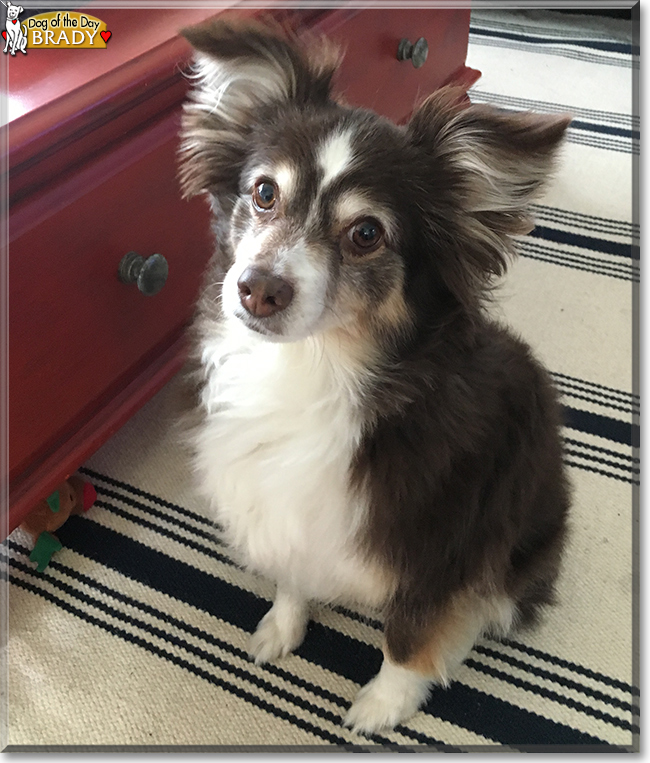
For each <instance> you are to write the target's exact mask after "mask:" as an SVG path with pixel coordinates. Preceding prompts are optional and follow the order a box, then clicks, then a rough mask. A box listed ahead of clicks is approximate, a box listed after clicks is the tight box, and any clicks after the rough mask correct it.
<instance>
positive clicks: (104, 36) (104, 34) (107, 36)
mask: <svg viewBox="0 0 650 763" xmlns="http://www.w3.org/2000/svg"><path fill="white" fill-rule="evenodd" d="M99 34H100V35H101V36H102V40H104V42H108V41H109V40H110V39H111V35H112V34H113V32H109V31H108V29H107V30H106V31H105V32H100V33H99Z"/></svg>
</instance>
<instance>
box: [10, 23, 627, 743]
mask: <svg viewBox="0 0 650 763" xmlns="http://www.w3.org/2000/svg"><path fill="white" fill-rule="evenodd" d="M631 43H632V40H631V28H630V25H629V24H627V23H625V22H622V21H616V20H601V19H594V18H587V19H585V18H582V17H578V16H571V15H561V14H554V13H549V12H542V11H530V12H520V11H482V12H480V13H479V12H475V13H474V14H473V17H472V28H471V35H470V47H469V53H468V59H467V62H468V64H469V65H470V66H473V67H475V68H478V69H480V70H481V71H482V72H483V77H482V79H481V80H479V82H478V83H477V85H476V87H475V88H474V91H473V100H474V101H476V102H489V103H493V104H495V105H496V106H498V107H500V108H503V109H508V110H518V109H529V108H530V109H535V110H537V111H542V112H564V111H570V112H572V113H573V114H574V115H575V121H574V122H573V125H572V127H571V128H570V131H569V139H568V142H567V144H566V147H565V150H564V153H563V157H562V163H561V167H560V168H559V171H558V174H557V178H556V181H555V182H554V184H553V186H552V188H551V189H550V190H549V193H548V194H547V196H546V197H545V198H544V199H543V201H542V203H540V205H539V206H538V207H537V210H536V211H537V219H538V226H537V228H536V229H535V231H534V232H533V234H532V235H530V236H528V237H526V238H522V239H521V241H520V243H519V250H520V254H521V257H520V258H519V260H518V262H517V263H516V265H515V266H514V267H513V268H512V271H511V273H510V274H509V276H508V278H507V279H506V280H505V282H504V285H503V287H502V289H501V292H500V300H499V304H498V307H497V308H496V309H497V312H498V314H499V315H500V316H501V317H502V318H504V319H505V320H507V321H508V322H509V323H510V324H512V326H513V327H514V328H515V329H516V330H517V331H518V332H519V333H521V334H522V335H523V336H524V337H525V338H526V339H527V340H528V341H529V342H530V343H531V344H532V345H533V347H534V348H535V350H536V352H537V354H538V355H539V357H540V358H541V359H542V360H543V361H544V362H545V363H546V365H547V366H548V368H549V369H550V370H551V371H552V373H553V376H554V379H555V381H556V383H557V386H558V388H559V389H560V391H561V393H562V395H563V403H564V411H565V422H566V427H565V429H564V438H565V443H566V463H567V465H568V467H569V471H570V476H571V479H572V482H573V484H574V488H575V505H574V508H573V512H572V517H571V542H570V547H569V551H568V554H567V558H566V564H565V566H564V570H563V574H562V578H561V582H560V586H559V599H560V602H559V605H558V606H557V607H555V608H554V609H552V610H550V611H549V612H548V614H547V616H546V618H545V620H544V622H543V623H542V625H541V627H540V628H539V629H538V630H537V631H535V632H533V633H530V634H528V633H527V634H525V635H517V636H516V637H513V638H511V639H507V640H505V641H495V640H492V639H484V640H483V641H481V642H480V644H479V645H477V646H476V648H475V649H474V650H473V652H472V653H471V655H470V657H469V659H468V660H467V661H466V662H465V664H464V665H463V666H462V668H461V669H460V670H459V672H458V674H457V676H456V680H455V682H454V683H453V684H452V685H451V687H450V688H449V689H447V690H443V689H438V690H436V691H434V693H433V695H432V696H431V699H430V701H429V702H428V704H427V706H426V707H425V708H424V710H423V711H422V712H420V713H418V714H417V715H416V716H415V717H414V718H413V719H412V720H410V721H408V722H407V723H405V724H403V725H401V726H399V727H398V728H396V729H395V730H394V731H392V732H390V733H387V734H385V735H382V736H376V737H374V738H373V739H371V740H367V739H364V738H362V737H360V736H357V735H355V734H353V733H352V732H351V731H348V730H347V729H344V728H343V727H342V725H341V719H342V717H343V716H344V714H345V711H346V709H347V707H348V706H349V704H350V702H351V700H352V698H353V697H354V695H355V693H356V691H357V689H358V688H359V686H360V685H361V684H363V683H365V682H366V681H367V680H368V679H369V678H370V677H371V676H372V675H373V674H374V673H375V672H376V671H377V669H378V667H379V665H380V662H381V653H380V651H379V645H380V634H381V624H380V623H379V622H378V621H377V619H376V617H375V616H374V614H373V613H372V612H360V611H351V610H348V609H344V608H340V607H333V608H329V607H320V608H315V610H314V620H313V622H312V623H311V625H310V628H309V631H308V634H307V638H306V640H305V642H304V644H303V646H301V647H300V649H299V650H298V652H297V654H295V655H292V656H289V657H287V658H285V659H283V660H281V661H278V662H277V663H276V664H272V665H267V666H263V667H258V666H255V665H254V664H252V663H251V662H250V661H249V660H248V659H247V656H246V642H247V638H248V634H249V633H250V632H251V631H252V630H253V629H254V628H255V625H256V623H257V622H258V620H259V619H260V618H261V617H262V615H263V614H264V613H265V612H266V611H267V609H268V608H269V606H270V601H271V598H272V595H273V589H272V586H271V585H270V584H269V583H268V582H267V581H265V580H261V579H259V578H257V577H255V576H253V575H250V574H248V573H246V572H244V571H242V570H241V569H240V568H238V567H237V566H236V565H235V564H234V563H233V561H232V559H231V558H230V555H229V553H228V551H227V549H226V548H224V547H223V546H222V545H221V544H220V543H219V541H218V540H217V538H216V537H215V534H214V532H213V528H212V526H211V524H210V522H209V520H208V519H207V518H206V516H205V513H204V510H203V507H202V506H201V504H200V503H199V502H198V501H197V498H196V497H195V495H194V494H193V492H192V488H191V484H190V480H189V479H188V474H187V469H186V465H185V461H184V457H183V454H182V453H181V451H180V449H179V447H178V445H177V443H176V439H175V434H174V430H173V428H172V427H171V422H173V421H174V419H175V416H176V396H175V383H174V382H172V383H171V384H170V385H168V386H167V387H166V388H165V389H164V390H163V391H162V392H161V393H160V394H159V395H157V396H156V397H155V398H154V399H153V400H152V401H151V402H150V403H149V404H148V405H147V406H145V408H143V409H142V410H141V411H140V412H139V413H138V414H137V415H136V416H135V417H134V418H133V419H132V420H131V421H130V422H129V423H128V424H127V425H126V426H125V427H124V428H123V429H122V430H121V431H120V432H119V433H118V434H117V435H116V436H115V437H114V438H113V439H112V440H111V441H109V442H108V443H107V444H106V445H105V446H104V447H103V448H102V449H101V450H100V451H99V452H97V453H96V454H95V455H94V456H93V457H92V458H91V459H90V460H89V462H88V463H87V464H86V465H85V466H84V468H83V469H82V474H83V475H84V476H85V477H86V478H87V479H89V480H91V481H92V482H93V483H94V484H95V486H96V488H97V492H98V501H97V503H96V505H95V506H94V507H93V508H92V509H91V511H90V512H89V513H88V515H86V516H84V517H83V518H81V517H77V518H72V519H71V520H69V521H68V523H66V525H65V526H64V527H63V528H62V530H61V531H60V538H61V540H62V542H63V544H64V549H63V550H62V551H61V552H59V553H58V554H57V555H56V556H55V558H54V560H53V561H52V563H51V565H50V566H49V567H48V568H47V570H46V571H45V572H43V573H36V572H35V571H34V569H33V565H32V564H31V563H30V562H29V560H28V556H29V544H28V540H27V537H26V536H25V535H24V534H23V533H21V531H16V532H15V533H14V534H13V535H12V536H11V537H10V538H9V539H8V541H7V542H6V543H5V544H3V545H2V547H1V548H0V553H1V556H2V563H3V565H4V569H7V562H9V570H10V581H11V582H10V594H9V607H10V619H9V623H10V628H9V646H8V650H7V667H8V671H7V696H8V707H9V711H8V716H7V717H8V723H7V727H6V728H5V729H4V732H5V737H4V743H5V744H6V745H8V747H7V749H10V750H19V749H20V750H25V749H29V750H38V749H45V748H46V749H49V750H65V749H72V748H74V749H77V750H79V749H91V750H120V749H126V748H127V747H128V748H129V749H134V750H138V749H141V750H156V749H160V750H167V749H172V748H173V749H176V750H212V749H226V750H227V749H238V750H259V749H264V750H280V749H286V750H294V751H297V750H309V751H334V750H348V751H361V750H368V749H370V750H384V751H386V750H388V751H390V750H395V751H406V750H411V749H413V750H419V751H422V750H429V749H436V750H447V751H458V750H474V751H489V750H496V749H499V748H501V749H511V750H531V751H542V750H559V749H563V750H574V751H580V752H587V751H592V750H594V751H606V750H621V751H630V750H635V749H638V733H639V727H638V714H639V709H638V702H639V698H638V694H639V692H638V653H637V650H638V611H637V608H636V604H635V596H636V592H637V589H638V578H637V576H636V568H635V554H636V553H637V552H638V546H637V545H635V544H636V540H635V538H636V536H635V529H636V527H635V523H636V522H638V484H639V452H638V443H639V427H638V416H639V395H638V392H639V390H638V386H637V383H638V378H635V374H634V371H633V367H634V362H633V343H634V341H635V335H634V329H633V326H634V315H635V308H636V307H637V304H636V303H635V299H636V295H637V288H638V282H639V228H638V224H637V223H638V219H635V215H634V214H633V210H634V208H635V207H634V204H635V199H634V191H635V189H634V187H633V165H634V163H635V161H636V158H637V156H638V152H639V122H638V117H636V116H634V114H633V99H632V92H633V74H634V71H635V66H636V67H638V59H636V58H635V54H634V50H633V48H632V45H631Z"/></svg>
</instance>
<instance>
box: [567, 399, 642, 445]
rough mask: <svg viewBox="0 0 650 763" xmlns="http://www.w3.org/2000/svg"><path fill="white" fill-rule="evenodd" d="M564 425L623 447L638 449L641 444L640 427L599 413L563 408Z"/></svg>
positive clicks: (568, 407)
mask: <svg viewBox="0 0 650 763" xmlns="http://www.w3.org/2000/svg"><path fill="white" fill-rule="evenodd" d="M562 411H563V414H564V424H565V426H567V427H569V428H570V429H577V430H579V431H580V432H584V433H585V434H593V435H597V436H598V437H603V438H605V439H606V440H611V441H612V442H620V443H621V444H622V445H630V446H631V447H633V448H638V447H639V444H640V437H639V425H638V424H630V423H628V422H626V421H620V420H619V419H612V418H610V417H609V416H601V415H600V414H599V413H592V412H591V411H583V410H580V409H578V408H572V407H570V406H568V405H564V406H562Z"/></svg>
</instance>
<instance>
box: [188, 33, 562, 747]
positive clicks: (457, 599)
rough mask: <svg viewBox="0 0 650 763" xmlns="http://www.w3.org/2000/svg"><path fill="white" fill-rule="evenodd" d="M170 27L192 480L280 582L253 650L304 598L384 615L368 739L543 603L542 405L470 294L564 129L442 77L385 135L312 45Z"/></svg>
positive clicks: (523, 362)
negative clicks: (185, 209)
mask: <svg viewBox="0 0 650 763" xmlns="http://www.w3.org/2000/svg"><path fill="white" fill-rule="evenodd" d="M183 34H184V35H185V37H186V38H187V39H188V40H189V41H190V43H191V44H192V45H193V46H194V48H195V50H196V54H195V60H194V68H193V74H192V77H193V79H194V87H193V89H192V92H191V95H190V99H189V101H188V103H187V104H186V106H185V113H184V122H183V128H182V149H181V159H182V170H181V179H182V183H183V186H184V191H185V193H186V195H188V196H190V195H193V194H198V193H206V194H207V195H208V196H209V199H210V201H211V203H212V207H213V210H214V230H215V234H216V253H215V255H214V258H213V260H212V262H211V265H210V267H209V271H208V275H207V279H206V281H205V285H204V290H203V293H202V296H201V298H200V302H199V306H198V314H197V318H196V322H195V334H196V358H197V361H198V371H197V373H198V377H199V379H198V381H199V382H200V387H199V391H198V410H199V412H200V423H199V424H198V426H197V428H196V430H195V432H194V435H193V445H194V448H195V468H196V472H197V475H198V481H199V483H200V487H201V490H202V492H203V493H204V495H205V496H206V497H207V498H208V500H209V501H210V503H211V505H212V506H213V508H214V512H215V518H216V520H217V521H218V522H219V524H220V525H221V526H222V528H223V532H224V536H225V538H226V540H227V542H228V543H229V544H230V546H231V547H232V549H233V550H234V551H235V552H236V555H237V556H238V558H239V559H240V560H241V561H242V562H243V564H245V566H246V567H247V568H248V569H250V570H253V571H255V572H257V573H259V574H261V575H264V576H267V577H268V578H270V579H272V580H273V581H275V583H276V584H277V595H276V598H275V602H274V604H273V607H272V608H271V609H270V611H269V612H268V613H267V615H266V616H265V617H264V618H263V620H262V621H261V622H260V624H259V626H258V628H257V631H256V632H255V634H254V635H253V636H252V639H251V642H250V653H251V655H252V656H253V657H254V659H255V661H256V662H258V663H261V662H265V661H267V660H274V659H276V658H278V657H281V656H283V655H285V654H287V653H288V652H290V651H291V650H293V649H295V648H296V647H298V646H299V644H300V643H301V641H302V639H303V636H304V634H305V629H306V625H307V621H308V617H309V602H310V601H319V602H359V603H361V604H363V605H369V606H373V607H376V608H378V609H379V610H381V611H382V612H383V616H384V621H385V629H384V662H383V665H382V668H381V670H380V672H379V674H378V675H377V676H376V677H375V678H374V679H373V680H372V681H371V682H370V683H369V684H368V685H367V686H365V687H364V688H363V689H362V690H361V692H360V693H359V695H358V697H357V699H356V701H355V702H354V703H353V705H352V707H351V709H350V711H349V713H348V715H347V718H346V719H345V722H346V724H347V725H349V726H351V727H353V728H354V729H356V730H358V731H362V732H367V733H368V732H374V731H377V730H379V729H382V728H385V727H391V726H393V725H395V724H396V723H399V722H400V721H402V720H404V719H406V718H408V717H409V716H411V715H412V714H413V713H415V712H416V711H417V710H418V708H419V707H420V706H421V705H422V703H424V701H425V700H426V698H427V695H428V692H429V690H430V688H431V687H432V685H433V684H436V683H437V684H443V685H444V684H447V683H448V681H449V680H450V678H451V676H452V675H453V672H454V669H455V668H456V667H457V666H458V665H459V664H460V663H461V662H462V661H463V660H464V658H465V657H466V656H467V654H468V652H469V651H470V650H471V648H472V646H473V644H474V643H475V641H476V639H477V638H478V637H479V636H480V635H481V634H482V633H486V632H491V633H495V634H505V633H507V632H509V631H510V630H511V629H513V628H515V627H517V626H522V625H527V624H530V623H532V622H533V621H534V620H535V617H536V614H537V611H538V608H539V606H540V605H542V604H546V603H549V602H551V601H552V598H553V588H554V581H555V579H556V576H557V573H558V565H559V562H560V556H561V552H562V547H563V543H564V538H565V532H566V515H567V510H568V506H569V490H568V483H567V479H566V477H565V473H564V470H563V465H562V447H561V441H560V437H559V433H558V430H559V414H558V404H557V402H556V395H555V392H554V390H553V387H552V385H551V382H550V381H549V377H548V375H547V373H546V371H545V370H544V369H543V368H542V366H541V365H540V364H539V363H538V362H537V361H536V360H535V358H534V357H533V356H532V355H531V352H530V350H529V348H528V346H527V345H526V344H525V343H524V342H523V341H521V340H520V339H518V338H516V337H514V336H513V335H512V334H511V333H510V332H509V331H508V330H507V329H505V328H504V327H502V326H500V325H497V324H496V323H495V322H493V321H492V320H490V319H489V318H488V317H487V315H486V312H485V303H486V299H487V297H488V296H489V293H490V287H491V285H492V283H493V281H494V279H495V277H498V276H500V275H502V274H503V273H504V271H505V269H506V265H507V260H508V257H509V255H511V254H512V240H511V238H510V237H511V235H512V234H520V233H525V232H528V231H529V230H530V229H531V228H532V223H531V221H530V219H529V216H528V207H529V205H530V203H531V202H532V201H533V200H534V199H535V197H536V196H537V195H538V194H539V192H540V190H541V189H542V187H543V184H544V181H545V180H546V179H547V177H548V175H549V172H550V171H551V169H552V165H553V160H554V157H555V155H556V152H557V149H558V146H559V144H560V143H561V141H562V138H563V135H564V133H565V130H566V127H567V125H568V123H569V121H570V120H569V118H568V117H566V116H538V115H534V114H530V113H525V114H506V113H501V112H498V111H496V110H495V109H492V108H488V107H485V106H473V105H469V106H468V105H467V104H466V103H464V102H463V99H462V97H461V96H462V93H459V92H458V91H457V90H454V89H442V90H440V91H438V92H436V93H434V94H433V95H431V96H430V97H429V98H427V99H426V100H425V101H424V103H422V105H421V106H420V107H419V108H418V109H417V110H416V112H415V113H414V115H413V117H412V119H411V121H410V123H409V124H408V125H406V126H405V127H399V126H396V125H395V124H393V123H391V122H389V121H387V120H386V119H383V118H382V117H379V116H377V115H376V114H374V113H372V112H370V111H366V110H363V109H356V108H348V107H346V106H343V105H340V104H339V103H337V102H336V100H334V98H333V96H332V94H331V92H330V86H331V79H332V76H333V74H334V72H335V70H336V67H337V63H338V57H337V53H336V51H335V50H333V48H332V46H331V45H328V44H327V43H325V42H322V43H318V44H317V43H313V44H312V45H308V46H305V45H300V44H299V43H298V42H297V41H296V40H294V39H292V38H291V37H287V36H285V35H284V34H283V33H281V32H280V31H279V30H276V29H274V28H270V27H268V26H259V25H256V24H255V23H252V22H244V23H238V22H236V21H223V20H221V21H217V22H216V23H214V22H213V23H211V24H208V25H201V26H198V27H193V28H190V29H186V30H184V31H183Z"/></svg>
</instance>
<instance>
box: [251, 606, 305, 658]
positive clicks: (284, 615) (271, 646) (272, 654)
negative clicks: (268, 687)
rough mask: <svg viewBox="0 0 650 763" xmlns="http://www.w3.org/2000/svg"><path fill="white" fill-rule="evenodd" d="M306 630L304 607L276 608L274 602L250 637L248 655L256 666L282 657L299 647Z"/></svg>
mask: <svg viewBox="0 0 650 763" xmlns="http://www.w3.org/2000/svg"><path fill="white" fill-rule="evenodd" d="M306 630H307V612H306V608H305V607H304V606H302V605H297V604H296V605H294V606H286V604H284V605H281V606H278V602H276V603H275V604H274V605H273V606H272V607H271V609H270V610H269V611H268V612H267V613H266V615H264V617H263V618H262V619H261V620H260V623H259V625H258V626H257V630H256V631H255V633H253V635H252V636H251V638H250V641H249V642H248V653H249V654H250V656H251V657H252V658H253V659H254V660H255V664H256V665H261V664H262V663H264V662H270V661H271V660H275V659H277V658H278V657H284V656H285V655H286V654H288V653H289V652H292V651H293V650H294V649H296V648H297V647H299V646H300V644H301V643H302V640H303V638H304V637H305V631H306Z"/></svg>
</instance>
